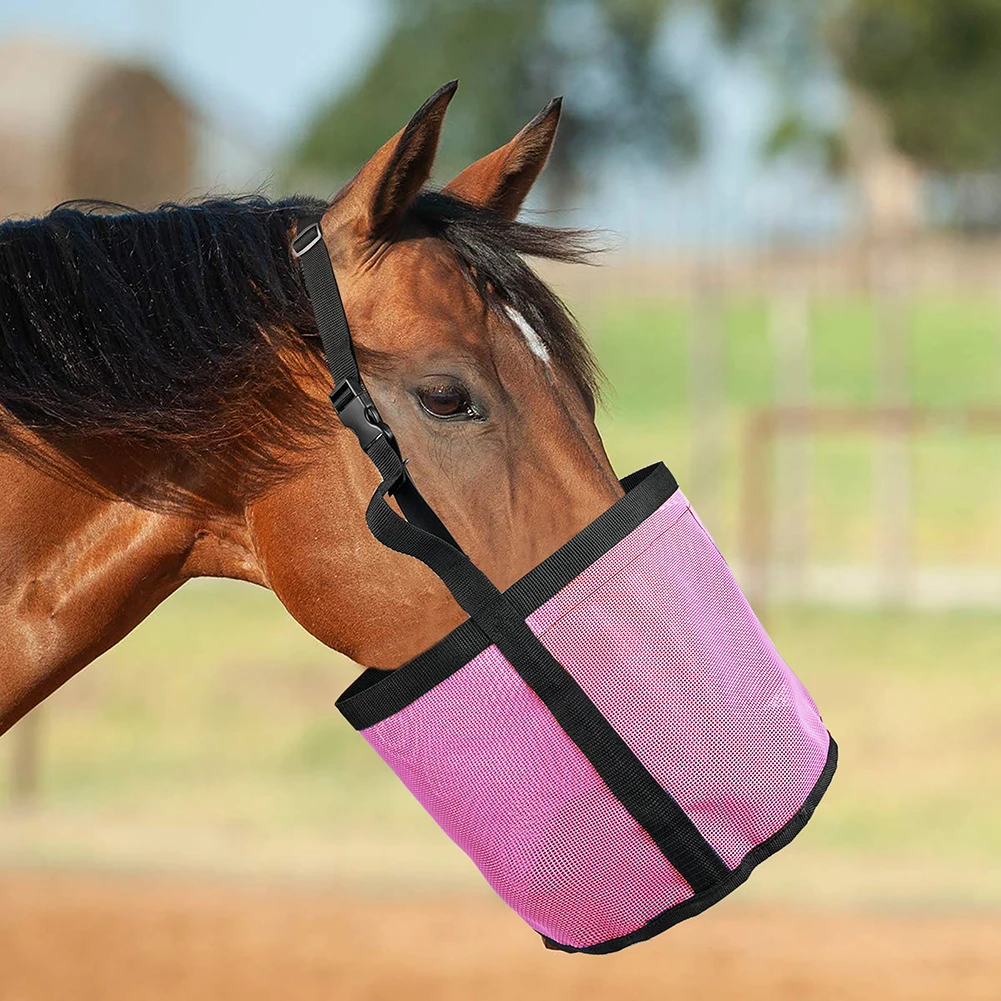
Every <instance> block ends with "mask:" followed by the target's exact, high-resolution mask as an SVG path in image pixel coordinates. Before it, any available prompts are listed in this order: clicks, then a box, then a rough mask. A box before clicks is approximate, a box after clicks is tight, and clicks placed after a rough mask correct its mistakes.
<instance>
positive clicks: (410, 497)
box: [292, 216, 459, 549]
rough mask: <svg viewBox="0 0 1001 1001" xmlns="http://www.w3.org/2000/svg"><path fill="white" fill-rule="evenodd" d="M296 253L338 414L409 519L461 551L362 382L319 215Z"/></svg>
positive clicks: (302, 228) (303, 223) (303, 225)
mask: <svg viewBox="0 0 1001 1001" xmlns="http://www.w3.org/2000/svg"><path fill="white" fill-rule="evenodd" d="M292 255H293V256H294V257H295V258H296V259H297V260H298V261H299V266H300V267H301V268H302V277H303V281H304V282H305V284H306V292H307V294H308V295H309V301H310V303H311V304H312V307H313V313H314V315H315V316H316V326H317V330H318V332H319V334H320V342H321V343H322V344H323V354H324V356H325V357H326V359H327V367H328V368H329V369H330V374H331V376H332V377H333V380H334V388H333V391H332V392H331V394H330V402H331V403H332V404H333V407H334V410H335V411H336V412H337V416H338V417H339V418H340V420H341V423H342V424H343V425H344V426H345V427H347V428H350V430H351V431H352V432H353V433H354V435H355V437H356V438H357V439H358V443H359V444H360V445H361V447H362V449H363V450H364V451H365V454H366V455H367V456H368V457H369V458H370V459H371V460H372V462H373V463H374V465H375V467H376V469H378V470H379V475H380V476H381V477H382V480H383V483H384V484H387V489H388V492H389V493H390V494H392V496H393V497H395V498H396V502H397V503H398V504H399V505H400V510H401V511H403V513H404V514H405V515H406V517H407V521H409V522H411V523H413V524H415V525H419V526H420V527H421V528H422V529H424V530H425V531H426V532H430V533H431V534H432V535H435V536H437V537H438V538H440V539H444V540H445V541H447V542H448V543H449V544H450V545H452V546H454V547H455V548H456V549H458V548H459V545H458V543H457V542H456V541H455V539H453V538H452V535H451V533H450V532H449V531H448V529H447V528H446V527H445V525H444V524H443V523H442V521H441V519H440V518H439V517H438V515H437V514H435V512H434V510H433V509H432V508H431V506H430V505H429V504H428V502H427V501H426V500H424V498H423V497H422V496H421V493H420V491H419V490H418V489H417V486H416V485H415V483H414V482H413V480H412V479H411V477H410V473H409V471H408V469H407V464H406V462H405V461H404V460H403V458H402V457H401V455H400V447H399V445H398V444H397V442H396V438H395V437H394V436H393V432H392V430H391V429H390V427H389V425H388V424H387V423H386V422H385V421H384V420H383V419H382V416H381V415H380V414H379V410H378V408H377V407H376V405H375V403H374V402H373V400H372V397H371V396H369V394H368V390H367V389H366V388H365V383H364V382H363V381H362V377H361V372H360V371H359V369H358V361H357V359H356V358H355V352H354V346H353V344H352V343H351V329H350V327H349V326H348V319H347V316H346V315H345V313H344V304H343V303H342V302H341V292H340V289H339V288H338V287H337V279H336V277H335V276H334V268H333V265H332V264H331V263H330V254H329V253H328V252H327V247H326V244H325V243H324V242H323V232H322V230H321V229H320V217H319V216H311V217H306V218H303V219H300V220H299V226H298V234H297V236H296V238H295V239H294V240H293V241H292Z"/></svg>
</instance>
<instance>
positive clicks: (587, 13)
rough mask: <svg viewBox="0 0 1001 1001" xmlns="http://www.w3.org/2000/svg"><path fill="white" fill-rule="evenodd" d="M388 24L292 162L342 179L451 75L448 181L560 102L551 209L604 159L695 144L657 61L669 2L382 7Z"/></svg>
mask: <svg viewBox="0 0 1001 1001" xmlns="http://www.w3.org/2000/svg"><path fill="white" fill-rule="evenodd" d="M391 2H392V14H393V16H392V21H391V27H390V29H389V31H388V33H387V35H386V37H385V39H384V41H383V43H382V46H381V48H380V49H379V50H378V51H377V53H376V55H375V57H374V58H373V60H372V61H371V63H370V64H369V66H368V67H367V69H366V70H365V72H364V73H363V74H362V76H361V77H360V78H359V79H358V80H357V81H356V82H355V83H354V84H353V86H351V87H349V88H348V89H347V90H346V91H345V92H343V93H341V94H339V95H338V96H337V97H336V98H335V99H334V100H333V101H331V102H330V103H329V104H328V105H327V106H325V107H323V108H321V109H320V110H319V112H318V113H317V115H316V116H315V117H314V119H313V120H312V122H311V123H310V125H309V127H308V129H307V132H306V135H305V137H304V139H303V142H302V143H301V145H300V146H299V148H298V150H297V153H296V159H297V162H298V164H299V165H300V166H302V167H306V168H309V169H313V170H322V171H324V172H326V173H330V174H333V175H337V176H343V175H345V174H347V173H348V172H351V171H353V170H354V169H356V168H357V167H358V165H359V164H360V163H362V162H363V161H364V160H365V159H366V158H367V157H369V156H370V155H371V154H372V153H373V152H374V151H375V150H376V149H377V148H378V147H379V146H380V145H381V144H382V143H383V142H384V141H385V140H386V139H387V138H389V136H390V135H392V134H393V133H394V132H395V131H396V130H397V129H399V128H400V127H401V126H402V125H403V124H404V123H406V121H407V120H408V118H409V117H410V115H411V114H412V113H413V112H414V110H415V109H416V108H417V107H418V106H419V105H420V103H421V101H423V99H424V98H425V97H426V96H427V95H428V94H430V93H431V92H432V91H434V90H435V89H436V88H437V87H438V86H440V85H441V84H442V83H443V82H444V81H446V80H449V79H452V78H455V77H458V78H459V79H460V81H461V89H460V99H459V100H457V101H455V102H454V103H453V105H452V108H451V110H450V111H449V116H448V125H447V127H446V129H445V133H444V136H443V140H442V146H441V150H440V154H439V163H440V164H441V167H442V169H443V170H444V171H457V170H459V169H461V168H462V167H464V166H465V165H466V164H468V163H470V162H471V161H472V160H474V159H476V158H477V157H479V156H482V155H483V154H484V153H486V152H488V151H489V150H491V149H493V148H494V147H496V146H499V145H500V144H501V143H503V142H506V141H507V140H508V139H510V138H511V136H512V135H514V133H516V132H517V131H518V129H519V128H521V126H522V125H524V124H525V123H526V122H527V121H528V120H530V119H531V118H532V117H533V116H534V115H535V114H536V113H537V112H538V111H539V110H540V109H541V108H542V107H543V106H544V105H545V104H546V103H547V102H548V101H549V99H550V98H552V97H554V96H556V95H559V94H562V93H566V94H567V95H568V100H567V103H566V104H565V106H564V109H563V117H562V120H561V123H560V139H559V142H558V143H557V145H556V148H555V150H554V153H553V157H552V160H551V162H550V166H549V169H548V170H547V172H546V175H544V176H545V177H546V178H547V180H548V182H549V191H550V195H551V197H552V199H553V200H555V201H562V200H563V199H564V198H566V197H567V196H568V195H569V194H570V192H572V190H573V189H574V188H576V187H577V186H579V185H580V184H581V183H582V182H583V181H585V180H586V177H587V172H588V170H589V168H590V167H591V166H593V164H594V163H595V161H597V160H599V159H600V158H601V157H602V156H604V155H605V153H606V152H607V151H608V150H610V149H614V150H616V151H622V150H624V149H629V150H632V151H634V152H635V154H636V155H638V156H643V157H646V158H650V159H654V160H657V161H661V162H666V161H669V160H671V159H672V158H679V157H685V156H687V155H690V154H691V153H693V152H694V151H695V150H696V149H697V147H698V137H699V133H698V124H697V121H696V116H695V114H694V113H693V109H692V102H691V100H690V96H689V94H688V92H687V91H686V88H685V87H684V86H683V84H682V83H681V81H680V80H679V79H678V77H677V75H676V74H675V73H673V72H672V69H671V67H670V65H668V61H667V60H666V59H665V58H664V53H663V51H662V44H661V43H662V42H663V27H664V24H665V21H666V18H667V17H668V16H669V15H670V13H671V11H672V9H673V6H674V5H673V4H672V3H671V2H670V0H391Z"/></svg>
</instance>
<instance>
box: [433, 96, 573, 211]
mask: <svg viewBox="0 0 1001 1001" xmlns="http://www.w3.org/2000/svg"><path fill="white" fill-rule="evenodd" d="M562 107H563V98H562V97H557V98H554V99H553V100H552V101H550V102H549V104H547V105H546V107H545V108H543V109H542V111H540V112H539V113H538V114H537V115H536V116H535V118H533V119H532V120H531V121H530V122H529V123H528V124H527V125H526V126H525V127H524V128H523V129H522V130H521V131H520V132H519V133H518V134H517V135H516V136H515V137H514V138H513V139H512V140H511V141H510V142H509V143H507V145H505V146H501V148H500V149H495V150H494V151H493V153H488V154H487V155H486V156H485V157H482V158H481V159H479V160H477V161H476V163H473V164H470V165H469V166H468V167H467V168H466V169H465V170H464V171H463V172H462V173H461V174H459V175H458V176H457V177H456V178H455V179H454V180H452V181H450V182H449V183H448V184H446V185H445V187H444V189H443V190H444V191H445V192H447V193H448V194H450V195H454V196H455V197H456V198H461V199H462V200H463V201H464V202H470V203H471V204H473V205H479V206H481V207H482V208H488V209H492V210H493V211H494V212H497V213H498V214H499V215H502V216H504V217H505V218H506V219H514V217H515V216H517V214H518V210H519V209H520V208H521V204H522V202H523V201H524V200H525V198H526V196H527V195H528V192H529V191H530V190H531V187H532V185H533V184H534V183H535V179H536V178H537V177H538V176H539V174H540V172H541V171H542V168H543V167H544V166H545V165H546V160H548V159H549V151H550V150H551V149H552V148H553V140H554V139H555V138H556V126H557V125H558V124H559V121H560V110H561V109H562Z"/></svg>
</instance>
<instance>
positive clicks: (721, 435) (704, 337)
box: [688, 263, 725, 532]
mask: <svg viewBox="0 0 1001 1001" xmlns="http://www.w3.org/2000/svg"><path fill="white" fill-rule="evenodd" d="M688 357H689V379H688V386H689V390H688V400H689V419H690V439H689V440H690V443H691V446H690V447H691V456H690V464H689V470H690V472H689V480H690V487H689V491H690V496H691V497H692V498H693V500H694V502H695V503H696V504H697V505H698V510H699V511H700V512H702V518H703V521H704V522H705V523H706V524H707V525H708V526H709V528H710V530H711V531H713V532H719V529H720V520H721V516H722V508H723V505H722V496H721V495H722V487H723V459H724V454H723V453H724V448H725V441H724V439H725V427H724V413H723V403H724V375H723V371H724V340H723V291H722V288H721V283H720V280H719V276H718V274H717V272H716V270H715V269H714V268H713V267H712V265H710V264H708V263H703V264H701V265H700V266H699V268H698V271H697V273H696V276H695V288H694V295H693V301H692V320H691V324H690V325H689V351H688Z"/></svg>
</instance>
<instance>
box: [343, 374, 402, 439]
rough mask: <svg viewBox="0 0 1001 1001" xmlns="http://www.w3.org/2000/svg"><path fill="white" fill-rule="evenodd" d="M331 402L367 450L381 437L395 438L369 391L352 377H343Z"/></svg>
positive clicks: (347, 426) (344, 422)
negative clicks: (357, 383)
mask: <svg viewBox="0 0 1001 1001" xmlns="http://www.w3.org/2000/svg"><path fill="white" fill-rule="evenodd" d="M330 402H331V403H332V404H333V405H334V410H336V411H337V416H338V417H339V418H340V419H341V423H342V424H343V425H344V426H345V427H346V428H350V429H351V430H352V431H353V432H354V434H355V437H356V438H357V439H358V442H359V444H360V445H361V447H362V448H363V449H364V450H365V451H366V452H367V451H368V450H369V449H370V448H371V447H372V445H373V444H375V442H377V441H378V440H379V439H380V438H388V439H389V440H390V441H392V440H393V432H392V431H390V429H389V426H388V425H387V424H386V423H385V422H384V421H383V419H382V417H381V416H380V415H379V411H378V410H377V409H376V407H375V404H374V403H373V402H372V398H371V397H370V396H369V395H368V393H367V392H366V391H365V390H364V389H362V388H360V387H359V386H357V385H356V384H355V382H354V380H352V379H342V380H341V381H340V382H339V383H338V384H337V385H336V386H335V387H334V391H333V392H332V393H331V394H330Z"/></svg>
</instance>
